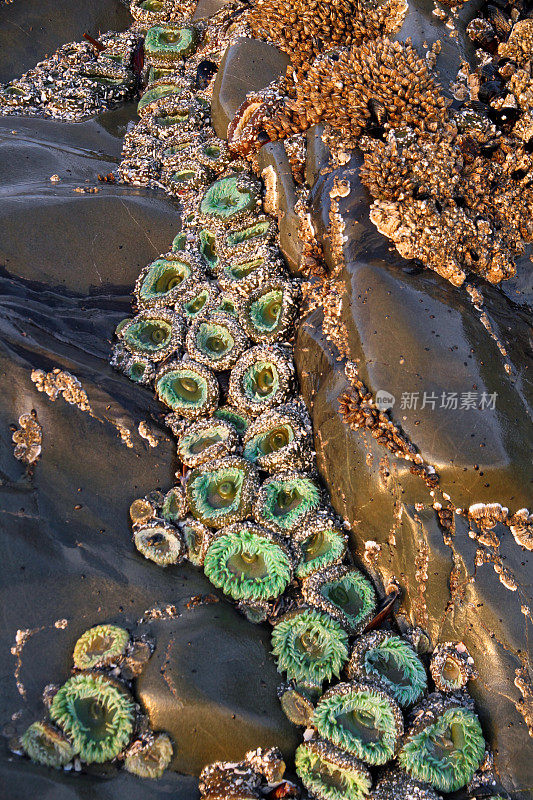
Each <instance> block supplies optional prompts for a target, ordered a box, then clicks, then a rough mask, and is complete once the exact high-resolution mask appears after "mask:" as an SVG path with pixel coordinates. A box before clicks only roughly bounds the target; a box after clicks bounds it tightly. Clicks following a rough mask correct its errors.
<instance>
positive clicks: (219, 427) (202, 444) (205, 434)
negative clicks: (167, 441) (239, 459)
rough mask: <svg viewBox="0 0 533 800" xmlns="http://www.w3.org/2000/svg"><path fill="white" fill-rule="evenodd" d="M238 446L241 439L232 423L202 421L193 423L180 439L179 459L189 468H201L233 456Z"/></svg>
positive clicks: (212, 420)
mask: <svg viewBox="0 0 533 800" xmlns="http://www.w3.org/2000/svg"><path fill="white" fill-rule="evenodd" d="M238 445H239V437H238V434H237V432H236V430H235V428H234V427H233V425H231V423H229V422H224V421H223V420H219V421H217V420H214V419H202V420H199V421H198V422H193V423H192V424H191V425H189V426H188V427H187V428H185V430H184V431H183V433H182V434H181V435H180V436H179V437H178V447H177V451H178V458H179V459H180V461H182V462H183V464H186V465H187V466H188V467H191V468H193V467H199V466H200V465H201V464H206V463H208V462H210V461H213V460H215V459H218V458H223V457H224V456H229V455H232V454H233V453H235V452H236V450H237V448H238Z"/></svg>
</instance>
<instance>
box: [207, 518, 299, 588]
mask: <svg viewBox="0 0 533 800" xmlns="http://www.w3.org/2000/svg"><path fill="white" fill-rule="evenodd" d="M204 572H205V574H206V575H207V577H208V578H209V580H210V581H211V583H212V584H213V585H214V586H216V587H217V588H218V589H222V591H223V592H224V594H227V595H228V596H229V597H231V598H233V600H270V599H273V598H276V597H279V596H280V595H281V594H282V593H283V592H284V591H285V589H286V588H287V586H288V584H289V583H290V581H291V578H292V565H291V558H290V555H289V553H288V551H287V549H286V548H285V546H284V545H283V544H282V543H281V542H280V541H279V540H278V539H277V538H276V537H275V536H274V535H273V534H271V533H269V532H268V531H265V530H263V529H262V528H260V527H259V526H258V525H253V524H252V523H250V522H243V523H240V524H236V525H231V526H229V527H228V528H224V529H223V530H222V531H219V532H218V534H217V535H216V536H215V537H214V539H213V541H212V543H211V544H210V546H209V548H208V550H207V553H206V556H205V561H204Z"/></svg>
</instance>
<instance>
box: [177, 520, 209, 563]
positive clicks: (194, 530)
mask: <svg viewBox="0 0 533 800" xmlns="http://www.w3.org/2000/svg"><path fill="white" fill-rule="evenodd" d="M180 531H181V535H182V537H183V541H184V542H185V547H186V549H187V556H186V557H187V559H188V560H189V561H190V562H191V564H194V565H195V567H202V566H203V564H204V559H205V554H206V553H207V548H208V547H209V545H210V543H211V538H212V535H213V532H212V531H211V530H209V528H208V527H207V526H206V525H203V524H202V523H201V522H199V520H197V519H194V517H187V518H186V519H184V520H183V521H182V522H181V523H180Z"/></svg>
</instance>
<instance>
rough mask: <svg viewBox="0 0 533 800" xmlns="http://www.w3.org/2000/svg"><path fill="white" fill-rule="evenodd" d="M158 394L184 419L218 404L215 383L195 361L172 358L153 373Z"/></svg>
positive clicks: (199, 414)
mask: <svg viewBox="0 0 533 800" xmlns="http://www.w3.org/2000/svg"><path fill="white" fill-rule="evenodd" d="M155 389H156V393H157V396H158V398H159V399H160V400H161V401H162V402H163V403H165V405H167V406H168V407H169V408H171V409H172V410H173V411H176V412H177V413H179V414H181V415H182V416H183V417H186V418H187V419H197V418H198V417H201V416H204V415H205V414H209V413H210V412H212V411H213V410H214V409H215V408H216V407H217V405H218V394H219V389H218V383H217V380H216V378H215V376H214V375H213V373H212V372H211V370H209V369H208V368H207V367H205V366H203V364H198V363H197V362H195V361H182V362H181V363H179V362H173V363H170V364H167V365H166V366H165V367H163V368H162V369H161V370H160V371H159V372H158V373H157V375H156V379H155Z"/></svg>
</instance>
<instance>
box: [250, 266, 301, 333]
mask: <svg viewBox="0 0 533 800" xmlns="http://www.w3.org/2000/svg"><path fill="white" fill-rule="evenodd" d="M296 312H297V291H296V287H295V286H293V285H291V282H290V281H283V280H278V281H269V282H268V283H266V284H264V285H263V286H261V287H259V288H258V289H255V290H254V291H253V292H251V293H250V295H249V296H248V298H246V300H244V302H243V304H242V311H241V314H240V320H241V322H242V325H243V327H244V329H245V331H246V333H247V334H248V336H249V337H250V339H253V341H254V342H274V341H278V340H281V339H283V338H284V337H286V336H287V334H288V331H289V330H290V327H291V326H292V324H293V322H294V319H295V317H296Z"/></svg>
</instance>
